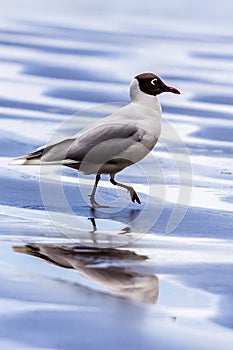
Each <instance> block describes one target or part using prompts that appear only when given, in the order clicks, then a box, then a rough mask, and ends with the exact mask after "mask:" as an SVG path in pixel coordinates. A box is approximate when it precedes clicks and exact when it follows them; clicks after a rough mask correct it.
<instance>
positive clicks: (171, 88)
mask: <svg viewBox="0 0 233 350" xmlns="http://www.w3.org/2000/svg"><path fill="white" fill-rule="evenodd" d="M164 91H166V92H171V93H172V94H177V95H180V94H181V93H180V91H179V90H177V89H176V88H174V87H171V86H167V85H165V87H164Z"/></svg>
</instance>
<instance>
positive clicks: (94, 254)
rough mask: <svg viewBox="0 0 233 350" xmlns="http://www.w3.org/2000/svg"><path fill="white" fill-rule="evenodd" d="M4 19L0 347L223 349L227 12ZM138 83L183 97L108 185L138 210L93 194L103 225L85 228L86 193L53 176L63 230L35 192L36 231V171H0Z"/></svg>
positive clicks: (59, 10) (84, 7) (230, 122)
mask: <svg viewBox="0 0 233 350" xmlns="http://www.w3.org/2000/svg"><path fill="white" fill-rule="evenodd" d="M1 6H2V8H1V15H0V17H1V23H2V24H1V28H0V48H1V57H0V79H1V89H0V118H1V130H0V136H1V138H0V157H1V168H0V176H1V183H0V187H1V188H0V199H1V205H0V218H1V221H0V240H1V242H2V243H1V247H0V251H1V252H0V254H1V259H0V270H1V277H0V278H1V287H0V305H1V311H0V325H1V326H0V345H1V347H2V348H4V349H8V348H14V349H44V348H46V349H77V347H80V348H86V347H88V348H92V347H94V346H95V348H96V347H103V344H104V345H105V346H106V347H107V346H109V347H111V348H113V349H119V348H126V347H127V348H129V349H133V348H139V349H141V348H145V349H154V348H155V347H156V346H157V347H158V348H159V349H181V348H188V349H196V348H197V347H198V348H200V349H205V350H206V349H211V350H212V349H231V348H232V341H233V333H232V328H233V318H232V311H231V310H232V307H233V299H232V287H233V286H232V263H233V255H232V252H233V245H232V228H233V216H232V210H233V203H232V188H233V186H232V177H233V175H232V174H233V165H232V151H233V132H232V130H233V119H232V117H233V108H232V104H233V95H232V78H233V73H232V72H233V69H232V68H233V61H232V57H233V48H232V42H233V32H232V24H231V22H232V15H231V14H232V10H233V4H232V3H231V2H230V1H226V0H225V1H222V2H221V4H220V3H219V2H217V1H212V2H211V6H209V4H208V6H207V4H205V3H204V2H201V1H196V2H195V3H193V4H190V3H189V4H188V3H187V2H185V1H184V0H177V1H176V2H175V3H174V2H172V1H169V0H166V1H163V2H162V3H160V4H159V3H157V2H154V1H148V2H147V3H138V2H136V3H135V2H132V1H130V0H126V1H124V8H123V7H122V5H121V4H118V3H113V2H109V1H102V2H101V3H98V4H97V3H96V2H95V1H92V0H89V1H88V2H84V1H75V0H68V1H62V0H59V1H53V0H52V1H50V2H46V1H40V3H39V4H38V3H37V4H35V2H33V1H26V0H22V1H21V2H20V3H18V2H17V1H13V0H11V1H9V2H7V4H6V3H4V4H2V5H1ZM205 6H207V8H206V7H205ZM12 8H14V12H12ZM181 9H182V11H181ZM142 71H154V72H156V73H158V74H159V75H160V76H161V77H162V78H163V79H164V80H165V81H166V82H167V83H168V84H169V85H173V86H176V87H177V88H178V89H179V90H181V91H182V95H180V96H176V95H174V96H171V95H170V96H169V95H168V94H164V95H162V96H160V101H161V103H162V106H163V117H164V124H163V131H162V136H161V141H160V143H159V144H158V145H157V146H156V148H155V149H154V151H153V152H152V155H151V156H149V157H148V158H147V159H146V160H145V161H143V162H141V163H140V167H138V166H137V165H135V166H132V167H129V168H128V169H126V170H125V171H123V172H122V173H121V174H119V175H118V178H119V179H120V180H121V181H122V182H129V183H132V184H133V185H134V187H135V189H137V191H138V193H139V195H140V198H141V201H142V205H141V206H138V205H137V204H133V203H129V201H128V195H127V193H125V192H123V191H118V192H116V191H115V189H114V188H113V187H112V186H111V185H110V184H109V182H108V179H107V178H103V181H102V182H101V184H100V188H99V192H98V194H99V199H100V200H101V201H102V202H104V203H107V204H109V203H111V206H112V209H110V210H109V209H105V210H96V211H95V213H93V211H91V210H90V208H89V205H88V194H89V193H90V191H91V186H92V184H93V177H92V176H79V178H77V174H76V173H75V172H74V171H72V170H64V171H63V172H62V184H63V185H62V186H63V187H62V190H63V191H64V193H65V196H66V198H67V201H68V203H69V207H70V208H71V209H72V210H73V212H74V213H75V215H73V214H72V215H73V216H74V217H75V219H74V221H73V219H72V220H71V219H70V216H65V215H69V214H70V212H68V213H67V212H65V213H64V211H65V210H64V205H63V202H60V200H59V198H60V197H58V195H61V193H59V190H60V189H61V188H60V187H59V186H58V185H57V183H58V181H55V180H57V179H58V178H56V177H55V180H54V177H53V178H49V182H48V187H44V189H45V192H46V193H47V190H48V191H51V193H53V195H54V198H53V201H52V203H48V202H47V205H50V209H52V210H51V212H52V216H51V212H50V218H49V216H48V214H47V213H46V211H45V207H44V203H43V200H44V201H45V199H46V200H47V199H48V198H45V196H43V191H42V198H41V193H40V190H41V188H40V186H39V175H40V170H39V169H38V168H37V167H12V166H10V165H8V164H9V162H10V161H11V159H12V158H14V157H17V156H20V155H22V154H25V153H29V152H31V151H34V150H35V149H36V148H37V147H39V146H41V145H43V144H45V143H47V142H48V140H49V139H50V138H51V137H52V136H53V134H54V131H56V130H58V129H59V127H60V129H59V133H58V132H57V135H56V137H60V138H62V135H64V133H66V135H70V134H74V133H75V132H77V131H78V130H80V129H82V128H83V127H85V126H87V125H89V124H90V123H92V122H94V121H95V120H97V118H100V117H101V116H102V115H107V114H108V113H109V111H110V110H114V109H115V108H117V107H118V103H120V104H121V105H122V104H125V103H127V102H128V84H129V82H130V80H131V78H132V77H133V76H135V75H136V74H138V73H139V72H142ZM99 104H102V106H98V107H97V105H99ZM74 114H77V115H76V117H74V118H71V117H72V116H73V115H74ZM74 121H75V122H74ZM61 123H63V124H61ZM61 125H62V126H61ZM184 155H188V156H187V157H184ZM190 165H191V168H192V173H191V172H190V170H191V168H190ZM54 174H55V175H56V173H53V174H52V175H53V176H55V175H54ZM145 174H146V175H145ZM50 175H51V174H49V176H50ZM52 175H51V176H52ZM148 184H149V186H148ZM191 190H192V196H191V198H189V193H190V191H191ZM148 191H149V192H148ZM179 191H180V192H179ZM179 193H180V194H181V196H180V198H179V200H178V199H177V198H178V195H179ZM55 194H56V195H57V197H56V198H57V200H56V198H55ZM148 194H149V195H148ZM42 199H43V200H42ZM177 204H178V205H177ZM186 209H187V212H186ZM174 210H175V211H174ZM62 211H63V214H62ZM172 211H173V214H174V213H175V214H174V215H173V220H171V215H172ZM184 214H185V216H184V218H183V215H184ZM51 217H52V221H51ZM61 218H62V220H61ZM88 218H91V219H93V218H95V224H96V227H97V230H95V229H93V225H92V222H91V220H88ZM182 218H183V220H181V219H182ZM77 220H78V221H77ZM57 221H58V222H57ZM61 221H63V224H66V226H65V225H63V226H62V225H61ZM67 222H68V223H69V225H67ZM169 223H170V226H169ZM169 228H170V231H169ZM145 231H146V232H147V234H146V235H144V236H143V234H144V233H145ZM168 231H169V232H170V233H169V234H168V233H167V232H168ZM67 232H68V237H69V238H70V239H71V241H70V239H68V238H67V237H64V235H63V234H61V233H65V236H67ZM139 238H140V239H139ZM138 239H139V240H138ZM135 240H136V241H135ZM78 243H79V245H78V246H77V244H78ZM126 243H128V245H126V246H125V244H126ZM122 245H123V247H121V248H119V246H122ZM90 246H91V247H92V249H91V248H88V247H90ZM103 247H104V248H103ZM111 247H113V249H110V248H111ZM48 262H50V264H48ZM90 329H91V335H92V336H91V337H90V336H89V334H90ZM167 334H169V337H167Z"/></svg>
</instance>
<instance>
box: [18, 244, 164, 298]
mask: <svg viewBox="0 0 233 350" xmlns="http://www.w3.org/2000/svg"><path fill="white" fill-rule="evenodd" d="M13 249H14V251H16V252H19V253H24V254H29V255H33V256H36V257H39V258H41V259H43V260H46V261H47V262H49V263H52V264H54V265H57V266H60V267H64V268H69V269H74V270H76V271H77V272H78V273H79V274H80V275H82V276H84V277H86V278H87V279H89V280H90V281H92V282H95V283H98V284H100V285H101V286H102V287H104V288H107V289H108V290H109V292H110V293H111V294H112V295H115V296H118V297H122V298H126V299H130V300H132V301H137V302H141V303H156V302H157V299H158V293H159V282H158V277H157V276H155V275H152V274H148V273H139V272H135V271H131V268H130V267H129V266H127V263H129V262H135V261H143V260H146V259H147V256H143V255H138V254H136V253H135V252H132V251H130V250H119V249H99V248H88V247H80V246H79V247H68V246H55V245H42V244H30V245H25V246H15V247H13Z"/></svg>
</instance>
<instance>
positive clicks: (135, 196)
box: [110, 175, 141, 204]
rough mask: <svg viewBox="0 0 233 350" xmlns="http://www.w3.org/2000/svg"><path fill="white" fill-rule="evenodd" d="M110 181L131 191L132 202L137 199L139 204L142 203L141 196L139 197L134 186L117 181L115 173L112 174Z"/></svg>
mask: <svg viewBox="0 0 233 350" xmlns="http://www.w3.org/2000/svg"><path fill="white" fill-rule="evenodd" d="M110 182H111V183H112V184H113V185H114V186H119V187H122V188H125V189H126V190H127V191H129V193H130V197H131V200H132V202H135V201H136V202H137V203H138V204H141V201H140V198H139V197H138V195H137V192H136V191H135V190H134V188H133V187H132V186H128V185H125V184H121V183H120V182H116V181H115V179H114V175H111V176H110Z"/></svg>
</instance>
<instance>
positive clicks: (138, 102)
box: [13, 73, 180, 208]
mask: <svg viewBox="0 0 233 350" xmlns="http://www.w3.org/2000/svg"><path fill="white" fill-rule="evenodd" d="M162 92H171V93H173V94H180V92H179V90H177V89H176V88H174V87H170V86H167V85H166V84H165V83H164V82H163V81H162V80H161V79H160V78H159V77H158V76H157V75H156V74H154V73H141V74H139V75H137V76H135V77H134V78H133V80H132V82H131V84H130V100H131V101H130V103H129V104H127V105H126V106H124V107H122V108H120V109H118V110H117V111H115V112H114V113H112V114H111V115H110V116H108V117H106V118H103V119H101V120H99V121H98V122H96V123H94V124H92V125H91V126H89V127H87V128H85V129H83V130H82V131H80V132H79V133H77V134H75V135H74V136H73V137H70V138H67V139H65V140H63V141H61V142H58V143H55V144H52V145H48V146H45V147H42V148H40V149H39V150H37V151H35V152H33V153H30V154H28V155H25V156H22V157H20V158H17V159H15V160H14V162H13V164H17V165H36V164H37V165H38V164H40V165H42V164H43V165H44V164H62V165H64V166H67V167H70V168H74V169H76V170H78V171H81V172H83V173H84V174H95V175H96V178H95V184H94V187H93V190H92V193H91V195H90V202H91V206H92V208H98V207H103V206H101V205H100V204H98V202H97V201H96V200H95V194H96V190H97V186H98V183H99V181H100V179H101V175H102V174H108V175H109V176H110V182H111V183H112V184H113V185H114V186H119V187H122V188H124V189H126V190H127V191H128V192H129V194H130V197H131V200H132V202H135V201H136V202H137V203H138V204H140V203H141V201H140V199H139V197H138V195H137V193H136V191H135V190H134V188H133V187H132V186H130V185H126V184H123V183H120V182H118V181H116V180H115V175H116V174H117V173H119V172H120V171H122V170H123V169H124V168H126V167H128V166H129V165H132V164H135V163H137V162H139V161H140V160H141V159H143V158H144V157H145V156H146V155H147V154H148V153H149V152H150V151H151V150H152V149H153V148H154V146H155V145H156V143H157V141H158V139H159V136H160V132H161V118H162V110H161V105H160V103H159V101H158V98H157V95H159V94H161V93H162Z"/></svg>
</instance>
